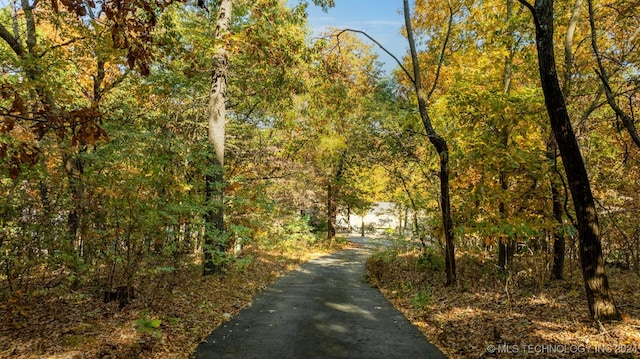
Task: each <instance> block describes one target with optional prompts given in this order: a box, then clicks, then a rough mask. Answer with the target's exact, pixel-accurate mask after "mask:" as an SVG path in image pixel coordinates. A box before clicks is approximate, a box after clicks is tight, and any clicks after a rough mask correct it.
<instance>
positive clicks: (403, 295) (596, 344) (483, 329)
mask: <svg viewBox="0 0 640 359" xmlns="http://www.w3.org/2000/svg"><path fill="white" fill-rule="evenodd" d="M439 260H440V261H441V259H440V257H438V256H436V257H426V258H423V259H419V253H418V252H417V251H400V252H393V251H387V252H381V253H378V254H377V255H375V256H374V257H373V259H370V260H369V261H368V263H367V269H368V276H369V277H370V281H371V282H372V285H375V286H378V287H379V288H380V290H381V291H382V293H383V294H384V295H385V297H387V299H388V300H390V301H391V302H392V303H393V304H394V306H395V307H396V308H398V309H399V310H400V311H402V312H403V313H404V314H405V316H406V317H407V318H408V319H409V320H410V321H412V322H413V324H414V325H416V326H417V327H418V328H419V329H420V330H421V331H422V332H423V333H424V334H425V336H426V337H427V338H428V339H429V341H431V342H432V343H433V344H435V345H436V346H437V347H438V348H439V349H440V350H441V351H443V352H444V353H445V354H446V355H447V356H448V357H450V358H495V357H498V358H511V357H532V356H538V357H544V358H601V357H615V358H637V357H639V356H640V291H639V290H638V289H639V288H640V276H638V275H637V274H636V273H635V272H634V271H633V270H620V269H608V275H609V282H610V286H611V289H612V292H613V295H614V296H615V300H616V304H617V306H618V307H619V309H620V311H621V312H622V315H623V320H622V321H621V322H617V323H594V322H593V321H592V320H591V319H590V317H589V312H588V309H587V300H586V295H585V293H584V284H583V281H582V277H581V272H580V270H579V263H577V261H567V263H566V278H565V279H564V280H560V281H555V280H554V281H552V280H549V271H548V269H547V268H545V267H544V266H543V265H541V264H540V263H548V261H545V260H544V258H538V259H537V260H534V258H531V257H517V258H516V259H515V261H514V264H513V268H512V270H511V271H510V272H509V274H508V275H505V274H502V275H500V273H499V271H498V269H497V268H496V266H495V260H494V259H493V258H489V257H487V255H486V254H480V253H462V252H460V253H458V257H457V263H456V264H457V268H458V271H457V277H458V283H457V285H455V286H451V287H445V286H444V283H445V278H444V274H443V273H442V270H441V269H437V268H442V263H436V262H438V261H439ZM436 269H437V270H436Z"/></svg>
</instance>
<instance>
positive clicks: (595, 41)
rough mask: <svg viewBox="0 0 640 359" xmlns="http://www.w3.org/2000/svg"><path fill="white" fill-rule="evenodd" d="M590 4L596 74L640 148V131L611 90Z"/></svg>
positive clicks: (612, 106) (615, 110) (610, 104)
mask: <svg viewBox="0 0 640 359" xmlns="http://www.w3.org/2000/svg"><path fill="white" fill-rule="evenodd" d="M588 4H589V25H590V26H591V47H592V48H593V53H594V55H595V57H596V61H597V63H598V69H596V73H597V74H598V77H600V81H602V85H603V86H604V92H605V94H606V96H607V102H608V103H609V107H611V109H612V110H613V111H614V112H615V113H616V116H618V117H619V118H620V120H621V121H622V124H624V127H625V128H626V129H627V132H629V136H631V139H632V140H633V142H634V143H635V144H636V146H638V147H640V135H638V131H637V129H636V125H635V123H634V119H633V118H632V117H631V116H629V114H627V113H626V112H624V110H622V108H620V106H618V103H617V102H616V99H615V96H614V93H613V90H612V89H611V85H610V83H609V76H608V75H607V71H606V69H605V67H604V64H603V62H602V55H601V54H600V49H599V48H598V37H597V34H596V21H595V11H594V9H593V0H589V1H588Z"/></svg>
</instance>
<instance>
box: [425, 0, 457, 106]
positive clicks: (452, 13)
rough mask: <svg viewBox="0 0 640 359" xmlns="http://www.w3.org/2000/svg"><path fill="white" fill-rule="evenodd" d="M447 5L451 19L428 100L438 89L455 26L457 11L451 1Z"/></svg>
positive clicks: (448, 22)
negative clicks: (454, 19) (454, 18)
mask: <svg viewBox="0 0 640 359" xmlns="http://www.w3.org/2000/svg"><path fill="white" fill-rule="evenodd" d="M447 5H449V21H447V33H446V35H445V38H444V43H443V44H442V49H441V51H440V57H439V58H438V68H437V69H436V78H435V79H434V80H433V85H432V86H431V89H430V90H429V93H428V94H427V100H430V99H431V96H432V95H433V93H434V92H435V91H436V88H437V87H438V80H439V79H440V70H441V69H442V64H443V63H444V55H445V51H446V50H447V46H448V45H449V38H450V37H451V28H452V27H453V15H454V14H455V12H454V11H453V7H451V1H447Z"/></svg>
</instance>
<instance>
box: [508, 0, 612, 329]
mask: <svg viewBox="0 0 640 359" xmlns="http://www.w3.org/2000/svg"><path fill="white" fill-rule="evenodd" d="M519 1H520V3H522V4H523V5H524V6H525V7H526V8H528V9H529V10H530V11H531V14H532V15H533V21H534V25H535V30H536V47H537V51H538V69H539V72H540V80H541V83H542V90H543V93H544V98H545V105H546V108H547V112H548V114H549V119H550V121H551V128H552V130H553V133H554V135H555V138H556V142H557V144H558V149H559V150H560V156H561V157H562V162H563V165H564V168H565V172H566V175H567V179H568V182H569V188H570V190H571V196H572V198H573V203H574V207H575V211H576V217H577V227H578V228H577V229H578V233H579V237H580V260H581V266H582V275H583V279H584V285H585V290H586V294H587V303H588V307H589V312H590V313H591V316H592V317H593V318H594V319H596V320H605V321H610V320H619V319H620V318H621V316H620V312H619V311H618V308H617V307H616V305H615V303H614V300H613V296H612V295H611V292H610V290H609V282H608V279H607V275H606V273H605V269H604V259H603V256H602V245H601V243H600V226H599V224H598V215H597V213H596V208H595V201H594V198H593V193H592V192H591V186H590V183H589V176H588V174H587V170H586V167H585V164H584V160H583V158H582V154H581V151H580V147H579V145H578V141H577V139H576V136H575V133H574V131H573V127H572V125H571V119H570V118H569V113H568V111H567V106H566V103H565V99H564V95H563V93H562V90H561V88H560V82H559V81H558V73H557V70H556V60H555V52H554V42H553V32H554V23H553V22H554V16H553V15H554V10H553V0H536V1H535V3H534V4H531V3H529V2H528V1H527V0H519Z"/></svg>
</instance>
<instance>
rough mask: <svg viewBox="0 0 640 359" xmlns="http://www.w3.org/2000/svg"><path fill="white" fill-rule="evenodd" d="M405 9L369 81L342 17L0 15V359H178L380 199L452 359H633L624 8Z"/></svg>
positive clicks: (146, 0)
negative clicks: (327, 20) (317, 27)
mask: <svg viewBox="0 0 640 359" xmlns="http://www.w3.org/2000/svg"><path fill="white" fill-rule="evenodd" d="M337 1H348V0H337ZM397 3H398V11H401V12H402V13H403V14H404V19H405V26H404V27H402V28H399V29H398V31H400V32H402V34H403V35H404V36H405V38H406V40H407V44H408V45H409V51H408V53H406V54H390V55H392V57H393V58H394V59H395V60H396V62H397V63H396V65H397V66H396V68H395V70H394V71H393V72H392V73H385V72H384V71H383V70H382V67H381V64H380V62H379V60H378V55H377V51H386V49H385V47H384V46H385V44H383V43H379V42H378V41H377V40H376V39H375V38H371V37H370V36H369V35H368V34H366V33H363V32H362V31H359V30H352V29H333V30H331V31H327V32H326V33H324V34H322V35H320V36H318V35H314V34H313V33H312V30H311V26H310V24H309V22H308V19H307V13H306V9H307V8H308V7H309V6H322V7H323V8H325V9H327V8H329V7H331V6H333V5H334V1H333V0H314V1H313V2H308V1H304V0H300V1H288V2H287V1H284V0H252V1H249V0H198V1H197V2H191V1H187V0H184V1H179V0H87V1H85V0H51V1H39V0H3V1H0V94H1V97H0V357H6V358H40V357H47V358H135V357H141V358H166V357H176V358H186V357H188V355H189V353H190V352H192V351H193V349H194V348H195V346H196V345H197V344H198V343H199V342H200V341H201V340H203V339H204V338H205V337H206V335H207V334H208V333H209V332H210V331H211V330H212V329H214V328H215V327H216V326H218V325H220V324H221V323H223V322H224V321H227V320H229V319H230V318H231V317H232V316H233V315H234V314H236V313H237V312H238V311H239V310H240V309H242V308H243V307H245V306H247V305H248V304H249V303H250V300H251V297H252V295H254V294H255V293H256V292H258V291H259V290H260V289H262V288H264V287H265V286H266V285H268V284H269V283H271V282H273V281H274V280H275V279H276V278H277V277H278V276H280V275H283V274H284V273H286V272H287V271H288V270H291V269H293V268H295V266H296V265H297V264H299V263H301V262H303V261H305V260H307V259H309V258H312V257H314V256H318V255H321V254H322V253H327V252H329V251H334V250H338V249H340V248H344V247H345V246H348V245H349V244H348V243H347V242H345V241H344V240H343V238H344V235H343V234H341V233H338V232H339V231H338V225H337V223H336V218H337V216H338V214H339V213H343V214H346V215H348V214H349V213H365V212H366V211H367V210H368V209H369V208H370V206H371V205H372V204H373V203H375V202H378V201H387V202H393V203H395V204H396V211H397V216H398V218H399V220H400V223H401V225H400V226H399V227H398V228H395V229H391V230H386V231H384V233H377V235H380V236H384V237H385V238H386V239H388V240H391V241H392V242H393V243H394V244H393V245H392V246H391V247H389V248H387V249H385V250H380V251H378V252H376V253H375V254H374V255H372V257H371V258H370V259H369V261H368V262H367V279H368V280H369V282H370V283H371V285H372V286H376V287H378V288H380V290H381V291H382V292H383V294H384V295H385V296H387V298H388V299H389V300H390V301H391V302H392V303H393V304H394V305H396V307H398V308H399V309H400V310H402V311H403V313H404V314H405V315H406V316H407V317H408V318H409V319H410V320H411V321H413V322H414V324H416V325H417V326H418V327H419V328H420V329H421V330H422V331H423V332H424V334H425V336H426V338H428V340H430V341H432V342H433V343H434V344H435V345H437V346H438V347H439V348H440V350H442V351H443V352H444V353H445V354H447V356H450V357H456V358H457V357H459V358H469V357H511V356H514V355H516V356H524V357H526V356H534V355H540V356H543V357H565V356H566V357H594V356H602V357H635V356H636V355H638V353H639V352H640V291H638V289H639V288H640V222H639V221H638V215H639V214H640V206H639V205H638V203H639V202H640V191H639V189H640V174H639V171H640V136H639V134H638V131H637V129H636V124H637V123H638V120H637V119H636V116H637V113H638V110H639V103H640V51H638V50H639V49H638V47H639V46H640V1H638V0H555V1H554V0H535V2H531V1H530V0H484V1H479V0H432V1H425V0H415V1H411V2H409V1H408V0H403V1H400V0H397ZM528 345H541V346H542V348H546V350H548V351H547V352H541V351H540V348H541V347H537V349H535V348H533V349H531V348H529V349H531V350H529V349H527V350H528V351H527V350H525V348H527V346H528ZM549 346H552V348H550V347H549ZM490 347H491V348H493V349H492V350H490V349H488V348H490ZM498 347H499V348H502V350H503V351H496V350H495V348H498Z"/></svg>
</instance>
